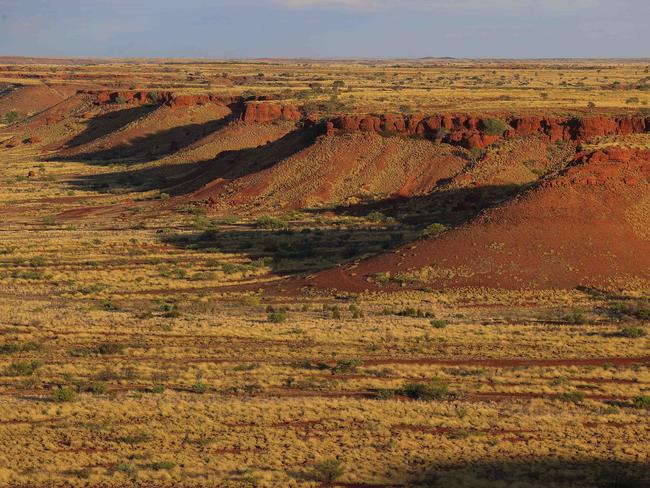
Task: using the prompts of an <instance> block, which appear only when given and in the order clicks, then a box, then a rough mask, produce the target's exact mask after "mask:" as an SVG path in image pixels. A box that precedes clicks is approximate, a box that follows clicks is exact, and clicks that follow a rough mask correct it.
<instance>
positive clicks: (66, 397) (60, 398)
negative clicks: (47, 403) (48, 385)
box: [52, 386, 77, 403]
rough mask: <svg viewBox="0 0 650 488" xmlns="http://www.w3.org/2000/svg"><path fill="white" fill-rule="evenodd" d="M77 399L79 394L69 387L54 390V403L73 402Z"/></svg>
mask: <svg viewBox="0 0 650 488" xmlns="http://www.w3.org/2000/svg"><path fill="white" fill-rule="evenodd" d="M76 398H77V392H76V391H74V390H73V389H72V388H69V387H67V386H64V387H61V388H56V389H54V390H52V401H53V402H56V403H65V402H72V401H74V400H75V399H76Z"/></svg>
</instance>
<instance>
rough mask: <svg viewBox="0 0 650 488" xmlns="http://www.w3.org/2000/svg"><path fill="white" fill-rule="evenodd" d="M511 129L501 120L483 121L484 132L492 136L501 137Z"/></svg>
mask: <svg viewBox="0 0 650 488" xmlns="http://www.w3.org/2000/svg"><path fill="white" fill-rule="evenodd" d="M510 128H511V127H510V126H509V125H508V124H507V123H506V122H504V121H503V120H501V119H487V120H485V121H483V130H484V131H485V133H486V134H488V135H491V136H500V135H503V133H504V132H505V131H506V130H508V129H510Z"/></svg>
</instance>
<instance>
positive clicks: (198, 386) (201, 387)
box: [191, 381, 208, 394]
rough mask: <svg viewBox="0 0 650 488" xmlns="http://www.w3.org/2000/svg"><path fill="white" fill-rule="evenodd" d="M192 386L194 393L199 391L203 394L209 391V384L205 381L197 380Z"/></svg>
mask: <svg viewBox="0 0 650 488" xmlns="http://www.w3.org/2000/svg"><path fill="white" fill-rule="evenodd" d="M191 388H192V391H193V392H194V393H199V394H202V393H205V392H206V391H208V385H206V384H205V383H203V382H201V381H197V382H196V383H194V384H193V385H192V386H191Z"/></svg>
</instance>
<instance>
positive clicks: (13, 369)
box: [8, 360, 43, 376]
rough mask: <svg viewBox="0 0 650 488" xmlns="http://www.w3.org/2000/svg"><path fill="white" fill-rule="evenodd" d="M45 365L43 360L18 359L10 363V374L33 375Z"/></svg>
mask: <svg viewBox="0 0 650 488" xmlns="http://www.w3.org/2000/svg"><path fill="white" fill-rule="evenodd" d="M41 366H43V362H42V361H38V360H32V361H16V362H14V363H11V364H10V365H9V370H8V374H9V375H12V376H31V375H33V374H34V372H35V371H36V370H37V369H38V368H40V367H41Z"/></svg>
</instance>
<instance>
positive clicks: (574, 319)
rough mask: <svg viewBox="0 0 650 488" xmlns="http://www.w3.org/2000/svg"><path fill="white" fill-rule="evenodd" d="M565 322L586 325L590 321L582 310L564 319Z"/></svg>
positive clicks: (569, 314)
mask: <svg viewBox="0 0 650 488" xmlns="http://www.w3.org/2000/svg"><path fill="white" fill-rule="evenodd" d="M563 319H564V321H565V322H568V323H570V324H575V325H584V324H586V323H587V322H588V321H589V319H588V318H587V316H586V315H585V313H584V312H583V311H582V310H572V311H571V312H569V313H567V314H566V315H565V316H564V317H563Z"/></svg>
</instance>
